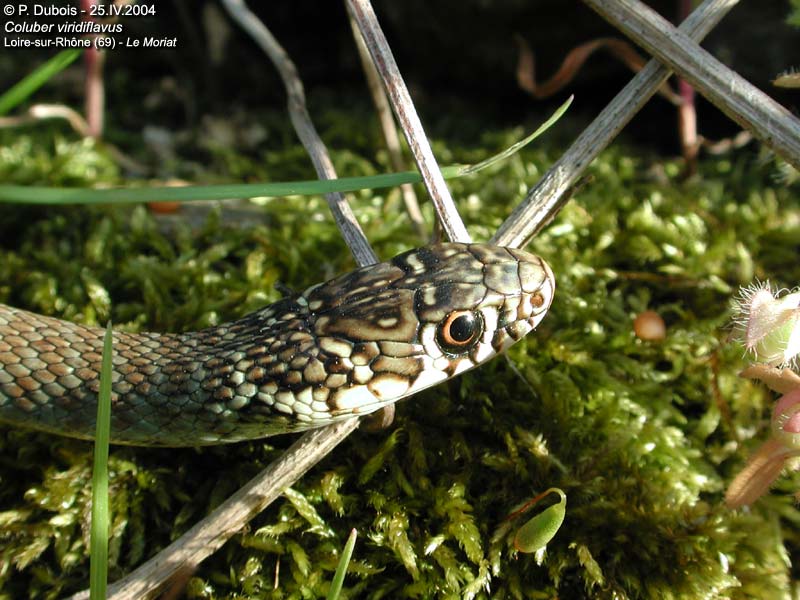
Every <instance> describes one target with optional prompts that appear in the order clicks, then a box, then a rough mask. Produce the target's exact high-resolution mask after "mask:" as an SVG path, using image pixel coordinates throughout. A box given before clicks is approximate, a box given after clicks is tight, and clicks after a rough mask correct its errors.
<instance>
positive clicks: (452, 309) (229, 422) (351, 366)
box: [0, 243, 555, 446]
mask: <svg viewBox="0 0 800 600" xmlns="http://www.w3.org/2000/svg"><path fill="white" fill-rule="evenodd" d="M554 291H555V282H554V278H553V274H552V271H551V270H550V268H549V267H548V266H547V264H546V263H545V262H544V261H543V260H542V259H541V258H539V257H537V256H534V255H533V254H530V253H527V252H524V251H521V250H516V249H511V248H500V247H496V246H490V245H485V244H455V243H450V244H438V245H434V246H428V247H424V248H420V249H417V250H411V251H408V252H405V253H403V254H400V255H399V256H397V257H395V258H394V259H392V260H390V261H388V262H383V263H379V264H375V265H370V266H368V267H363V268H360V269H357V270H355V271H352V272H350V273H347V274H345V275H341V276H339V277H336V278H335V279H332V280H330V281H327V282H325V283H322V284H318V285H315V286H312V287H310V288H308V289H307V290H305V291H304V292H302V293H300V294H297V295H294V296H290V297H286V298H283V299H282V300H279V301H278V302H275V303H274V304H271V305H269V306H267V307H265V308H263V309H261V310H259V311H257V312H254V313H251V314H249V315H247V316H245V317H243V318H241V319H239V320H236V321H233V322H230V323H226V324H223V325H219V326H217V327H211V328H209V329H204V330H201V331H196V332H188V333H179V334H172V333H125V332H121V331H115V332H114V333H113V345H114V352H113V365H114V368H113V377H112V380H113V384H112V413H111V414H112V430H111V431H112V433H111V435H112V441H113V442H115V443H122V444H134V445H146V446H199V445H208V444H217V443H223V442H235V441H240V440H245V439H253V438H259V437H264V436H268V435H273V434H278V433H286V432H293V431H302V430H305V429H310V428H313V427H319V426H322V425H326V424H329V423H331V422H334V421H336V420H339V419H344V418H348V417H352V416H355V415H364V414H367V413H370V412H372V411H375V410H377V409H379V408H381V407H382V406H385V405H386V404H389V403H392V402H395V401H397V400H399V399H401V398H404V397H406V396H409V395H411V394H414V393H416V392H417V391H419V390H421V389H424V388H427V387H429V386H431V385H435V384H436V383H439V382H441V381H444V380H445V379H448V378H449V377H453V376H455V375H457V374H459V373H462V372H463V371H466V370H467V369H471V368H472V367H475V366H476V365H478V364H480V363H483V362H485V361H486V360H488V359H489V358H491V357H493V356H494V355H495V354H497V353H499V352H502V351H503V350H505V349H506V348H507V347H508V346H510V345H511V344H513V343H514V342H515V341H517V340H519V339H521V338H522V337H523V336H524V335H525V334H527V333H528V332H529V331H531V330H532V329H534V328H535V327H536V326H537V325H538V323H539V322H540V321H541V319H542V318H543V317H544V315H545V313H546V312H547V309H548V308H549V306H550V303H551V300H552V298H553V293H554ZM103 334H104V330H103V329H102V328H97V327H86V326H83V325H78V324H74V323H69V322H66V321H62V320H59V319H56V318H52V317H45V316H42V315H38V314H35V313H31V312H27V311H24V310H20V309H16V308H13V307H10V306H5V305H2V304H0V422H5V423H10V424H15V425H20V426H24V427H30V428H34V429H39V430H43V431H48V432H52V433H57V434H62V435H69V436H73V437H80V438H91V437H92V436H93V432H94V422H95V415H96V410H97V393H98V390H99V372H100V363H101V353H102V341H103Z"/></svg>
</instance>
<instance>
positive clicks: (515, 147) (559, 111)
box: [464, 96, 575, 175]
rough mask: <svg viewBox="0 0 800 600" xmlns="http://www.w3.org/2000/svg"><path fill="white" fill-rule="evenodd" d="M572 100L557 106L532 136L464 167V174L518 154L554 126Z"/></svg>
mask: <svg viewBox="0 0 800 600" xmlns="http://www.w3.org/2000/svg"><path fill="white" fill-rule="evenodd" d="M574 98H575V96H570V97H569V98H567V101H566V102H564V104H562V105H561V106H559V107H558V108H557V109H556V112H554V113H553V114H552V116H551V117H550V118H549V119H547V121H545V122H544V123H542V124H541V125H540V126H539V128H538V129H537V130H536V131H534V132H533V133H532V134H530V135H529V136H528V137H526V138H523V139H521V140H520V141H518V142H517V143H516V144H514V145H512V146H509V147H508V148H506V149H505V150H503V151H502V152H500V153H498V154H495V155H494V156H490V157H489V158H487V159H486V160H483V161H481V162H479V163H478V164H475V165H469V166H466V167H464V174H465V175H468V174H472V173H477V172H478V171H481V170H483V169H485V168H486V167H490V166H492V165H493V164H495V163H498V162H500V161H501V160H505V159H507V158H509V157H510V156H512V155H513V154H516V153H517V152H519V151H520V150H521V149H522V148H524V147H525V146H527V145H528V144H530V143H531V142H532V141H533V140H535V139H536V138H537V137H539V136H540V135H542V134H543V133H544V132H545V131H547V130H548V129H550V127H552V126H553V125H554V124H555V122H556V121H558V120H559V119H560V118H561V117H562V115H563V114H564V113H565V112H567V109H568V108H569V106H570V104H572V100H573V99H574Z"/></svg>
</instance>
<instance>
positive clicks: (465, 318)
mask: <svg viewBox="0 0 800 600" xmlns="http://www.w3.org/2000/svg"><path fill="white" fill-rule="evenodd" d="M474 334H475V317H474V316H473V315H471V314H468V315H461V316H459V317H456V318H455V319H453V322H452V323H450V338H451V339H452V340H453V341H455V342H459V343H464V342H468V341H469V340H470V338H472V336H473V335H474Z"/></svg>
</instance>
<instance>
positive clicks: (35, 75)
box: [0, 48, 83, 115]
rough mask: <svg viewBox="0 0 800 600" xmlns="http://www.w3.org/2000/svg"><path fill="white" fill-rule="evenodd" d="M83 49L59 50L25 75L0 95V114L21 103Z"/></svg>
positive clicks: (65, 66)
mask: <svg viewBox="0 0 800 600" xmlns="http://www.w3.org/2000/svg"><path fill="white" fill-rule="evenodd" d="M81 52H83V50H81V49H77V48H72V49H70V50H64V51H63V52H59V53H58V54H56V55H55V56H54V57H53V58H51V59H49V60H48V61H47V62H45V63H44V64H43V65H41V66H39V67H38V68H36V69H35V70H34V71H33V72H31V73H29V74H28V75H26V76H25V77H24V78H23V79H22V80H21V81H19V82H18V83H17V84H16V85H14V86H12V87H11V89H9V90H7V91H6V92H5V93H3V94H2V95H0V115H4V114H6V113H7V112H8V111H9V110H11V109H12V108H14V107H15V106H18V105H19V104H22V103H23V102H25V100H26V99H27V98H28V96H30V95H31V94H33V93H34V92H35V91H36V90H38V89H39V88H40V87H42V86H43V85H44V84H45V83H47V82H48V81H49V80H50V79H51V78H52V77H53V76H54V75H56V74H57V73H59V72H60V71H63V70H64V69H65V68H67V67H68V66H69V65H70V64H72V62H73V61H74V60H75V59H76V58H78V57H79V56H80V55H81Z"/></svg>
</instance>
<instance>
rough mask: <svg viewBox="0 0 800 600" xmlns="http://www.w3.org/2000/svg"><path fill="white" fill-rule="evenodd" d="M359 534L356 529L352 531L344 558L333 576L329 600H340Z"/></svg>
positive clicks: (343, 552) (345, 547) (340, 560)
mask: <svg viewBox="0 0 800 600" xmlns="http://www.w3.org/2000/svg"><path fill="white" fill-rule="evenodd" d="M357 536H358V532H357V531H356V530H355V529H351V530H350V535H349V536H348V538H347V543H346V544H345V545H344V550H342V557H341V558H340V559H339V564H338V565H337V566H336V572H335V573H334V574H333V580H332V581H331V587H330V590H328V595H327V600H338V599H339V594H341V593H342V585H344V576H345V574H346V573H347V565H349V564H350V559H351V558H352V556H353V549H354V548H355V547H356V537H357Z"/></svg>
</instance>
